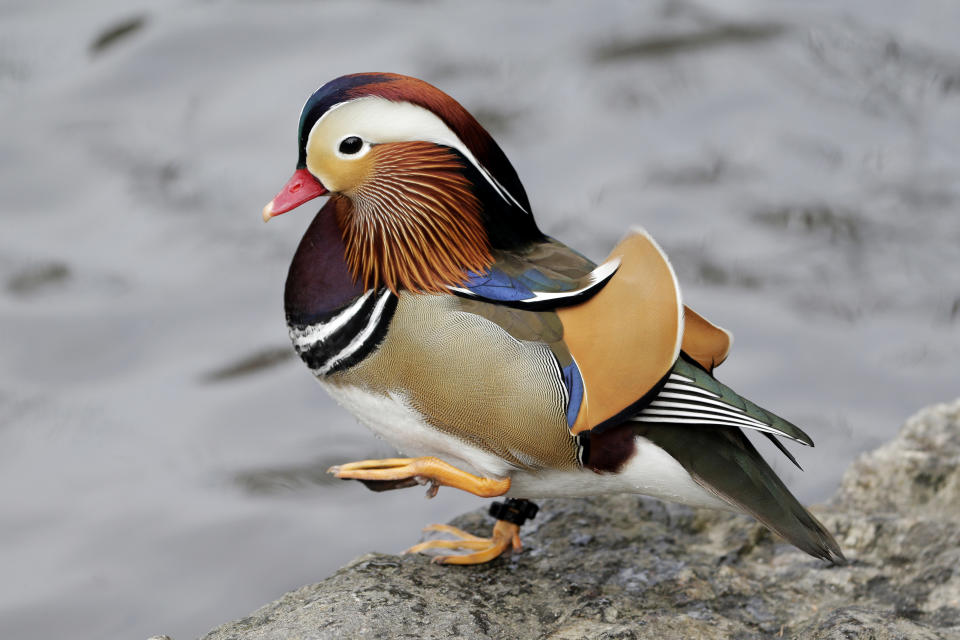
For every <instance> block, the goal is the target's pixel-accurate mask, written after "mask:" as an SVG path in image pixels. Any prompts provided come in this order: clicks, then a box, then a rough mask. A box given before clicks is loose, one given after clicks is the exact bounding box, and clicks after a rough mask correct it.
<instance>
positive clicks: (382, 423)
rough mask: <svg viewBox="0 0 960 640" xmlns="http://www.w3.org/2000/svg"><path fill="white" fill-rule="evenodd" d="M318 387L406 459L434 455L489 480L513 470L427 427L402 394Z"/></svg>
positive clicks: (349, 388) (504, 463) (501, 461)
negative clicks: (407, 457) (324, 390)
mask: <svg viewBox="0 0 960 640" xmlns="http://www.w3.org/2000/svg"><path fill="white" fill-rule="evenodd" d="M320 384H321V385H322V386H323V387H324V388H325V389H326V390H327V393H329V394H330V395H331V396H332V397H333V399H334V400H336V401H337V403H338V404H340V406H342V407H343V408H345V409H346V410H347V411H349V412H350V413H352V414H353V415H354V416H356V417H357V419H358V420H359V421H360V422H361V423H363V424H364V425H365V426H367V427H368V428H370V429H371V430H372V431H373V432H374V433H375V434H377V435H378V436H379V437H381V438H383V439H384V440H386V441H387V442H388V443H390V445H391V446H393V447H394V448H396V449H397V451H399V452H400V453H402V454H403V455H406V456H414V457H415V456H435V457H437V458H440V459H441V460H443V461H444V462H448V463H450V464H452V465H453V466H455V467H458V468H460V469H463V470H464V471H469V472H471V473H474V474H476V475H479V476H483V477H488V478H503V477H505V476H507V475H510V473H511V472H512V471H514V470H515V467H513V466H512V465H510V464H509V463H507V462H506V461H505V460H503V459H502V458H500V457H499V456H496V455H494V454H492V453H489V452H487V451H484V450H483V449H479V448H477V447H475V446H473V445H471V444H470V443H468V442H466V441H465V440H461V439H460V438H457V437H454V436H451V435H448V434H446V433H444V432H443V431H440V430H439V429H436V428H434V427H432V426H430V425H429V424H428V423H427V421H426V420H425V419H424V418H423V416H422V415H421V414H420V413H419V412H418V411H417V410H416V409H414V408H412V407H411V406H410V405H409V404H408V403H407V401H406V399H405V398H404V397H403V395H402V394H398V393H390V394H389V395H381V394H375V393H371V392H369V391H367V390H365V389H362V388H360V387H348V386H338V385H333V384H329V383H325V382H323V381H322V380H321V381H320Z"/></svg>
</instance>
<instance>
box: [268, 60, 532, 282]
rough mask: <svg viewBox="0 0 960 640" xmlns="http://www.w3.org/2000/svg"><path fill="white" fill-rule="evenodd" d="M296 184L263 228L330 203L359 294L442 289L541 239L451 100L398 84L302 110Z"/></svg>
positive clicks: (488, 143)
mask: <svg viewBox="0 0 960 640" xmlns="http://www.w3.org/2000/svg"><path fill="white" fill-rule="evenodd" d="M298 140H299V159H298V162H297V168H296V171H294V174H293V177H292V178H290V180H289V181H288V182H287V184H286V185H285V186H284V187H283V189H282V190H281V191H280V193H278V194H277V196H276V197H275V198H274V199H273V200H272V201H270V203H269V204H267V206H266V207H264V209H263V219H264V221H266V220H269V219H270V218H272V217H274V216H277V215H280V214H281V213H285V212H287V211H290V210H291V209H294V208H296V207H298V206H300V205H301V204H303V203H305V202H308V201H310V200H312V199H314V198H317V197H319V196H322V195H326V194H331V195H332V196H333V202H331V205H332V206H329V207H325V209H324V211H326V210H328V209H329V210H330V213H329V215H336V216H337V221H338V225H339V227H340V229H341V231H342V232H343V237H344V242H345V245H346V256H345V257H346V259H347V262H348V263H349V265H350V267H351V270H352V272H353V274H354V277H355V278H357V279H358V280H361V281H362V282H363V284H364V285H365V286H366V287H376V286H379V285H381V284H385V285H386V286H389V287H390V288H391V289H394V290H398V289H399V288H401V287H403V288H408V289H411V290H414V291H428V292H432V291H442V290H444V288H445V287H446V286H450V285H454V284H458V283H460V282H462V281H463V280H464V279H465V277H466V273H467V272H469V271H478V272H479V271H482V270H484V269H485V268H486V267H488V266H489V264H490V263H491V262H492V257H491V251H492V250H495V249H512V248H517V247H519V246H523V245H525V244H528V243H530V242H532V241H535V240H537V239H539V238H542V235H541V234H540V232H539V230H537V227H536V224H535V223H534V221H533V217H532V215H531V213H530V203H529V201H528V200H527V196H526V193H525V192H524V189H523V185H522V184H521V183H520V179H519V178H518V177H517V173H516V171H515V170H514V169H513V166H512V165H511V164H510V162H509V160H507V157H506V156H505V155H504V153H503V151H502V150H501V149H500V147H499V146H497V143H496V142H494V140H493V138H492V137H490V134H488V133H487V132H486V130H484V128H483V127H481V126H480V124H479V123H478V122H477V121H476V120H475V119H474V118H473V116H471V115H470V114H469V113H468V112H467V110H466V109H464V108H463V107H462V106H461V105H460V104H459V103H458V102H457V101H455V100H454V99H453V98H451V97H450V96H448V95H447V94H445V93H443V92H442V91H440V90H439V89H437V88H436V87H434V86H432V85H430V84H427V83H426V82H423V81H422V80H417V79H416V78H410V77H407V76H401V75H396V74H388V73H363V74H354V75H349V76H343V77H340V78H337V79H336V80H333V81H331V82H328V83H327V84H325V85H324V86H322V87H320V89H318V90H317V91H316V92H314V94H313V95H311V96H310V98H309V99H308V100H307V102H306V104H304V106H303V111H302V113H301V115H300V128H299V135H298ZM321 215H324V213H323V212H321Z"/></svg>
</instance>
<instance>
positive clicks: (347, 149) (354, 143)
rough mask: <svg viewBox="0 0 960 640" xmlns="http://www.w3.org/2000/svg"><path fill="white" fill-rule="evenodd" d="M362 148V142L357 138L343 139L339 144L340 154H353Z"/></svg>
mask: <svg viewBox="0 0 960 640" xmlns="http://www.w3.org/2000/svg"><path fill="white" fill-rule="evenodd" d="M362 148H363V140H361V139H360V138H358V137H357V136H350V137H349V138H344V139H343V140H342V141H341V142H340V153H347V154H353V153H356V152H357V151H360V149H362Z"/></svg>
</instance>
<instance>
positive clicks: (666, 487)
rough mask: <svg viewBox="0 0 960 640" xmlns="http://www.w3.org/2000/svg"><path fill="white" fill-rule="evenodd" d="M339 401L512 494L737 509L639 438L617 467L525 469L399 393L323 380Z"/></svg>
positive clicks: (393, 436)
mask: <svg viewBox="0 0 960 640" xmlns="http://www.w3.org/2000/svg"><path fill="white" fill-rule="evenodd" d="M320 384H321V385H323V387H324V388H325V389H326V390H327V392H328V393H329V394H330V395H331V396H332V397H333V399H334V400H336V401H337V403H339V404H340V405H341V406H343V407H344V408H345V409H347V410H348V411H349V412H350V413H352V414H353V415H354V416H356V417H357V419H358V420H360V422H361V423H363V424H364V425H366V426H367V427H369V428H370V429H371V430H372V431H373V432H374V433H375V434H377V435H378V436H379V437H381V438H383V439H384V440H386V441H387V442H388V443H390V445H392V446H393V447H395V448H396V449H397V450H398V451H399V452H401V453H402V454H403V455H407V456H435V457H437V458H440V459H441V460H443V461H445V462H448V463H450V464H452V465H454V466H455V467H458V468H461V469H463V470H464V471H469V472H471V473H474V474H476V475H479V476H483V477H488V478H503V477H506V476H510V478H511V486H510V491H508V492H507V495H508V496H511V497H517V498H561V497H569V498H580V497H586V496H594V495H600V494H612V493H639V494H643V495H647V496H652V497H654V498H660V499H661V500H669V501H671V502H679V503H681V504H687V505H690V506H693V507H707V508H710V509H727V510H737V509H736V508H735V507H733V506H731V505H730V504H729V503H727V502H726V501H724V500H722V499H720V498H718V497H717V496H715V495H714V494H712V493H710V492H709V491H707V490H706V489H704V488H703V487H701V486H700V485H699V484H697V482H696V481H695V480H694V479H693V478H692V477H690V474H689V473H687V470H686V469H684V468H683V466H682V465H681V464H680V463H679V462H677V461H676V460H674V458H673V457H672V456H671V455H670V454H668V453H667V452H666V451H664V450H663V449H661V448H660V447H658V446H657V445H655V444H653V443H652V442H650V441H649V440H647V439H646V438H642V437H637V438H636V453H635V454H634V456H633V457H632V458H630V460H628V461H627V464H626V465H625V466H624V468H623V469H622V470H621V471H620V472H619V473H599V474H598V473H594V472H593V471H589V470H586V469H584V470H579V471H552V470H544V471H540V472H532V471H523V470H520V469H517V468H516V467H513V466H511V465H510V464H509V463H507V462H506V461H505V460H503V459H502V458H500V457H499V456H496V455H494V454H492V453H489V452H487V451H484V450H482V449H479V448H477V447H475V446H473V445H471V444H470V443H468V442H466V441H464V440H461V439H460V438H456V437H454V436H451V435H448V434H446V433H444V432H442V431H440V430H439V429H436V428H434V427H432V426H430V425H429V424H428V423H427V422H426V420H424V418H423V416H422V415H421V414H420V413H419V412H417V411H416V410H415V409H413V408H412V407H410V406H409V404H408V403H407V402H406V400H405V399H404V397H403V396H402V395H401V394H396V393H391V394H389V395H380V394H375V393H371V392H369V391H366V390H365V389H362V388H360V387H347V386H337V385H332V384H328V383H324V382H323V381H321V382H320Z"/></svg>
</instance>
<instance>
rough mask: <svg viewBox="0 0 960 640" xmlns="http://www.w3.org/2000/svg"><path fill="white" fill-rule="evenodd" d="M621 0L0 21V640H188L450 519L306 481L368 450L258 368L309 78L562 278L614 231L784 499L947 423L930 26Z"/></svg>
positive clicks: (909, 8)
mask: <svg viewBox="0 0 960 640" xmlns="http://www.w3.org/2000/svg"><path fill="white" fill-rule="evenodd" d="M640 4H641V3H636V5H638V6H634V3H617V4H610V5H607V6H606V7H605V8H603V9H600V8H598V7H597V6H596V5H593V4H589V5H588V3H575V2H563V3H545V2H541V3H530V4H526V5H524V6H516V5H515V3H510V2H505V1H504V2H497V3H462V4H459V5H447V4H435V3H416V2H410V3H389V4H366V3H347V2H342V3H336V2H333V3H323V4H316V5H315V4H312V3H299V2H270V3H267V2H262V3H256V2H216V1H208V2H186V1H181V2H145V1H134V2H129V1H123V2H121V1H120V0H104V1H102V2H98V3H82V5H81V4H80V3H71V2H67V1H65V0H61V1H58V2H54V1H50V2H45V3H35V2H25V1H20V2H15V1H9V0H8V1H7V2H5V3H3V4H2V5H0V113H2V121H0V127H2V131H3V136H2V139H0V188H2V194H3V210H2V214H3V227H2V231H0V486H2V487H3V488H2V489H0V567H2V568H3V569H2V571H0V576H2V578H0V637H3V638H50V637H65V636H67V635H68V634H69V635H70V637H74V638H109V637H117V638H120V637H126V638H130V637H132V638H136V637H145V636H147V635H150V634H153V633H170V634H172V635H175V636H176V637H178V638H179V639H181V640H182V639H183V638H189V637H193V636H196V635H199V634H202V633H203V632H204V631H205V630H206V629H208V628H209V627H212V626H214V625H216V624H218V623H220V622H223V621H226V620H228V619H230V618H233V617H237V616H240V615H243V614H245V613H247V612H248V611H250V610H252V609H253V608H255V607H256V606H258V605H259V604H261V603H263V602H266V601H267V600H270V599H272V598H274V597H276V596H278V595H280V594H281V593H282V592H283V591H284V590H286V589H289V588H293V587H296V586H299V585H301V584H303V583H306V582H310V581H316V580H319V579H321V578H323V577H324V576H326V575H327V574H329V573H330V572H331V571H332V570H333V569H334V568H336V567H337V566H339V565H341V564H343V563H344V562H345V561H347V560H348V559H349V558H351V557H352V556H354V555H356V554H358V553H361V552H364V551H368V550H373V549H376V550H382V551H398V550H400V549H402V548H404V547H406V546H408V545H409V544H412V543H413V542H415V541H416V540H417V536H418V530H419V527H420V526H422V525H423V524H425V523H427V522H431V521H437V520H439V521H442V520H446V519H448V518H450V517H452V516H453V515H455V514H456V513H458V512H460V511H463V510H465V509H468V508H473V507H475V506H477V505H478V504H480V501H478V500H475V499H473V498H471V497H469V496H463V495H457V494H456V493H455V492H451V491H449V490H447V491H442V492H441V495H440V497H438V498H437V499H436V500H434V501H426V500H424V499H423V497H422V496H421V494H420V492H419V491H413V490H411V491H406V492H398V493H392V494H373V493H369V492H367V491H365V490H364V489H363V488H362V487H360V486H359V485H356V484H353V483H339V482H331V481H329V480H328V479H327V477H326V476H325V474H324V473H323V470H324V469H325V468H326V467H327V466H328V465H329V464H331V463H333V462H337V461H343V460H349V459H356V458H359V457H364V456H371V455H386V454H388V453H389V451H388V450H387V449H385V448H384V447H383V446H382V445H379V444H378V443H377V442H376V441H375V440H374V439H373V437H372V436H371V435H369V434H368V433H367V432H366V431H365V430H364V429H363V428H362V427H359V426H358V425H357V424H356V423H355V422H354V420H353V419H352V418H350V417H349V416H348V415H347V414H345V413H344V412H343V411H341V410H340V409H339V408H337V407H336V405H335V404H334V403H333V402H332V401H331V400H329V399H328V398H327V397H326V396H325V395H324V394H323V393H322V391H321V390H320V389H319V388H318V387H317V386H316V384H315V383H314V382H313V381H312V379H311V377H310V375H309V374H308V373H307V371H306V370H305V369H304V368H303V367H302V366H301V365H300V364H299V363H298V362H295V361H294V360H293V359H292V358H290V357H289V350H288V344H287V339H286V336H285V328H284V324H283V316H282V309H281V291H282V285H283V279H284V276H285V270H286V266H287V263H288V260H289V258H290V256H291V255H292V252H293V249H294V247H295V246H296V243H297V241H298V239H299V236H300V234H301V233H302V232H303V230H304V229H305V227H306V225H307V223H308V221H309V218H310V216H311V214H310V212H309V211H306V210H304V211H298V212H296V213H293V214H289V215H287V216H284V217H283V218H280V219H278V220H275V221H274V222H272V223H271V224H270V225H266V226H264V225H263V224H262V223H261V222H260V221H259V212H260V208H261V206H262V205H263V203H264V202H265V201H266V200H267V199H269V198H270V197H272V195H273V194H274V193H275V192H276V190H277V189H278V188H279V186H280V185H281V184H282V183H283V181H284V180H285V179H286V178H287V177H288V174H289V172H290V171H291V170H292V169H293V165H294V162H295V153H296V149H295V131H296V123H297V117H298V114H299V108H300V106H301V104H302V101H303V99H304V98H305V97H306V95H307V94H308V93H309V92H310V91H312V90H313V89H314V88H316V86H318V85H319V84H321V83H322V82H324V81H326V80H328V79H330V78H333V77H335V76H337V75H340V74H342V73H347V72H352V71H361V70H364V71H366V70H390V71H398V72H402V73H408V74H411V75H416V76H419V77H422V78H424V79H427V80H429V81H431V82H433V83H434V84H437V85H439V86H440V87H442V88H443V89H445V90H446V91H448V92H449V93H451V94H452V95H454V96H455V97H457V98H458V99H460V100H461V101H462V102H463V103H464V104H465V105H466V106H467V107H468V108H469V109H470V110H471V111H473V112H474V113H475V114H477V115H478V116H479V118H480V119H481V120H482V121H483V123H484V124H485V125H487V126H488V127H489V129H490V130H491V132H492V133H493V134H494V135H495V137H497V139H498V140H499V141H500V143H501V145H502V146H503V147H504V148H505V150H506V151H507V153H508V155H509V156H510V157H511V159H512V160H513V162H514V164H515V165H516V167H517V169H518V171H519V172H520V175H521V177H522V178H523V179H524V182H525V184H526V187H527V190H528V193H529V194H530V197H531V200H532V202H533V205H534V209H535V212H536V213H537V216H538V219H539V221H540V223H541V226H542V227H543V228H544V229H545V230H546V231H548V232H549V233H551V234H552V235H555V236H557V237H559V238H561V239H562V240H564V241H567V242H569V243H570V244H573V245H574V246H577V247H578V248H580V249H581V250H583V251H584V252H586V253H587V254H589V255H591V256H592V257H594V258H602V257H603V256H604V255H605V254H606V252H607V251H608V250H609V248H610V247H611V246H612V245H613V244H614V242H616V240H617V239H618V238H619V237H620V236H621V235H622V234H623V232H624V231H625V230H626V229H627V228H628V227H629V226H631V225H641V224H642V225H644V226H645V227H647V228H648V229H649V230H650V231H651V232H652V233H653V234H654V236H655V237H656V238H657V239H658V240H659V241H660V242H661V244H662V245H663V246H664V247H665V248H666V250H667V251H668V252H669V254H670V255H671V258H672V260H673V263H674V265H675V267H676V268H677V271H678V273H679V275H680V278H681V283H682V285H683V287H684V293H685V296H686V299H687V301H688V302H689V303H690V304H691V306H693V307H694V308H696V309H697V310H699V311H700V312H701V313H703V314H705V315H706V316H708V317H709V318H711V319H713V320H714V321H716V322H718V323H720V324H722V325H723V326H725V327H728V328H730V329H732V330H733V331H734V332H735V333H736V335H737V342H736V345H735V347H734V352H733V356H732V357H731V360H730V361H729V362H728V363H727V364H725V365H724V366H723V367H722V368H721V369H720V370H719V375H720V377H721V378H722V379H723V380H725V381H726V382H728V383H729V384H731V385H732V386H733V387H734V388H736V389H738V390H740V391H741V392H743V393H744V394H745V395H748V396H750V397H751V398H753V399H754V400H756V401H757V402H759V403H760V404H762V405H764V406H768V407H770V408H771V409H773V410H775V411H777V412H778V413H781V414H783V415H785V416H787V417H790V418H792V419H793V420H794V421H796V422H797V423H799V424H800V425H802V426H803V427H804V428H805V429H806V430H807V431H808V432H809V433H810V434H811V435H812V436H813V437H814V439H815V440H816V441H817V444H818V446H817V448H816V449H815V450H813V451H810V450H802V451H798V452H797V455H798V456H799V458H800V461H801V463H803V464H804V465H805V467H806V469H807V471H806V473H800V472H798V471H796V470H792V469H790V468H789V467H788V466H787V465H786V464H783V463H782V461H780V460H778V461H777V468H778V469H780V470H782V472H783V475H784V477H785V478H786V479H787V481H788V483H789V484H790V485H791V486H792V487H794V488H795V490H796V491H797V493H798V494H799V495H800V496H801V497H802V498H803V499H805V500H808V501H816V500H819V499H823V498H825V497H827V496H828V495H829V494H830V492H831V491H832V489H833V488H834V487H835V486H836V484H837V482H838V481H839V478H840V475H841V473H842V471H843V469H844V467H845V466H846V465H847V464H848V462H849V461H850V460H851V459H852V458H853V457H854V456H855V455H856V454H857V453H858V452H860V451H863V450H865V449H868V448H871V447H873V446H875V445H876V444H877V443H879V442H881V441H883V440H886V439H888V438H889V437H890V436H891V435H892V434H893V433H894V432H895V431H896V429H897V428H898V425H899V424H900V423H901V421H902V420H903V419H904V418H905V417H906V416H907V415H908V414H910V413H911V412H912V411H913V410H915V409H917V408H918V407H920V406H922V405H924V404H927V403H930V402H934V401H940V400H947V399H951V398H954V397H956V396H957V395H958V392H960V384H958V383H960V375H958V365H957V362H958V358H960V45H958V40H957V39H956V33H957V29H958V27H960V5H958V4H957V3H955V2H952V1H947V0H944V1H942V2H926V3H897V2H893V1H892V0H885V1H883V2H872V1H871V2H867V1H866V0H863V1H861V2H846V3H839V4H840V5H841V6H840V8H837V6H836V5H837V4H838V3H791V2H782V3H777V4H776V5H774V4H772V3H761V2H754V1H751V0H743V1H734V0H728V1H726V2H720V3H718V2H712V3H709V5H710V7H711V8H709V9H708V8H707V4H708V3H704V4H703V5H700V4H696V3H692V2H663V3H653V4H649V3H643V4H644V5H645V6H639V5H640ZM646 5H648V6H646Z"/></svg>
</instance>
